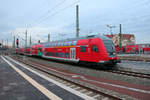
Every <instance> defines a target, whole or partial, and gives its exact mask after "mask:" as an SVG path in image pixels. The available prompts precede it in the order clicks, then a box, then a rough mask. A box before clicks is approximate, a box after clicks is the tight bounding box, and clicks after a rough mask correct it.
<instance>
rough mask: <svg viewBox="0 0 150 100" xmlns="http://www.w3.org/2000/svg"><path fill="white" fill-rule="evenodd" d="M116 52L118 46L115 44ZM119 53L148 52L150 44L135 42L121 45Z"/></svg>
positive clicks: (118, 49)
mask: <svg viewBox="0 0 150 100" xmlns="http://www.w3.org/2000/svg"><path fill="white" fill-rule="evenodd" d="M115 49H116V51H117V52H120V47H119V46H115ZM121 53H132V54H134V53H150V44H135V45H126V46H123V47H121Z"/></svg>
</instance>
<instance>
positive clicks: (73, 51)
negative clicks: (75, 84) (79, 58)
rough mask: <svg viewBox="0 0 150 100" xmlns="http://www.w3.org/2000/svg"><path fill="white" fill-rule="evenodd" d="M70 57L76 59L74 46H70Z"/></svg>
mask: <svg viewBox="0 0 150 100" xmlns="http://www.w3.org/2000/svg"><path fill="white" fill-rule="evenodd" d="M70 59H76V48H70Z"/></svg>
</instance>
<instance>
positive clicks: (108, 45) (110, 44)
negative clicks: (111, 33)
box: [103, 40, 116, 53]
mask: <svg viewBox="0 0 150 100" xmlns="http://www.w3.org/2000/svg"><path fill="white" fill-rule="evenodd" d="M103 42H104V45H105V47H106V49H107V52H108V53H113V52H116V51H115V47H114V44H113V42H112V41H111V40H103Z"/></svg>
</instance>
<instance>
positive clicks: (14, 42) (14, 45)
mask: <svg viewBox="0 0 150 100" xmlns="http://www.w3.org/2000/svg"><path fill="white" fill-rule="evenodd" d="M15 40H16V39H15V36H14V48H15V47H16V45H15Z"/></svg>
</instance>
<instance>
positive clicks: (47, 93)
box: [2, 57, 62, 100]
mask: <svg viewBox="0 0 150 100" xmlns="http://www.w3.org/2000/svg"><path fill="white" fill-rule="evenodd" d="M2 58H3V60H5V61H6V62H7V63H8V64H9V65H10V66H11V67H12V68H13V69H14V70H15V71H16V72H18V73H19V74H20V75H21V76H22V77H23V78H25V79H26V80H27V81H28V82H29V83H30V84H32V85H33V86H34V87H35V88H37V89H38V90H39V91H40V92H42V93H43V94H44V95H45V96H47V97H48V98H49V99H51V100H62V99H61V98H60V97H58V96H56V95H55V94H53V93H52V92H50V91H49V90H48V89H46V88H45V87H43V86H42V85H40V84H39V83H38V82H36V81H35V80H33V79H32V78H31V77H29V76H28V75H26V74H25V73H24V72H22V71H21V70H20V69H18V68H17V67H15V66H14V65H13V64H11V63H10V62H9V61H8V60H6V59H5V58H4V57H2Z"/></svg>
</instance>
